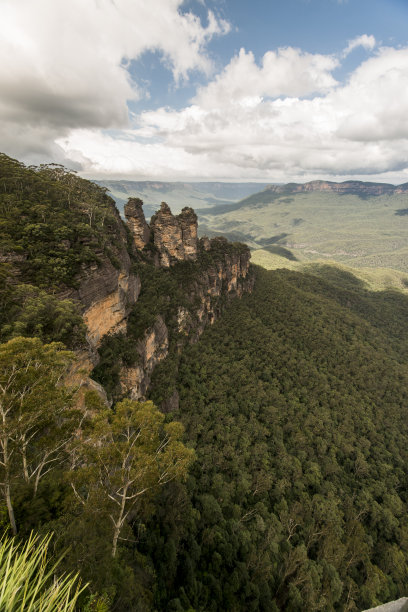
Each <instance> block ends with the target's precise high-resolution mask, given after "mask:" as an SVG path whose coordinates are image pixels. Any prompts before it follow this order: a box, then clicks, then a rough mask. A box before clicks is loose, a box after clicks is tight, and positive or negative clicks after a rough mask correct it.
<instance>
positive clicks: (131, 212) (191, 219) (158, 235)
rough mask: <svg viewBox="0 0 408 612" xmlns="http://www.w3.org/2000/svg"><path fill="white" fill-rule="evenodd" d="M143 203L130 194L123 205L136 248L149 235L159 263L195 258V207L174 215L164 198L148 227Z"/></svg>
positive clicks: (196, 240) (171, 262) (170, 263)
mask: <svg viewBox="0 0 408 612" xmlns="http://www.w3.org/2000/svg"><path fill="white" fill-rule="evenodd" d="M142 205H143V202H142V200H139V199H135V198H130V199H129V201H128V203H127V204H126V206H125V217H126V220H127V223H128V227H129V229H130V231H131V232H132V235H133V238H134V241H135V245H136V246H137V248H138V249H142V248H143V247H144V246H146V245H147V243H148V242H149V240H150V237H151V236H152V238H153V243H154V245H155V247H156V249H157V254H158V264H159V265H161V266H163V267H165V268H168V267H170V266H171V265H173V264H174V263H177V262H178V261H186V260H190V261H191V260H195V259H196V258H197V244H198V239H197V215H196V214H195V212H194V210H193V209H192V208H188V207H186V208H183V210H182V211H181V213H180V214H179V215H176V216H175V215H173V214H172V212H171V210H170V207H169V206H168V205H167V204H166V202H162V203H161V206H160V209H159V210H158V211H157V212H156V214H155V215H153V217H152V219H151V221H150V227H149V225H148V224H147V222H146V220H145V217H144V213H143V210H142Z"/></svg>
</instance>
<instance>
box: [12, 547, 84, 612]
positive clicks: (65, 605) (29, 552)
mask: <svg viewBox="0 0 408 612" xmlns="http://www.w3.org/2000/svg"><path fill="white" fill-rule="evenodd" d="M50 540H51V538H50V536H46V537H44V538H43V539H42V540H39V538H38V536H32V535H31V536H30V537H29V539H28V540H27V541H26V542H25V544H24V545H21V544H19V543H16V542H15V539H9V538H6V537H3V539H2V541H1V542H0V585H1V589H0V609H1V610H4V612H26V611H27V610H30V611H31V610H32V612H55V610H59V611H60V612H74V610H76V609H77V608H76V603H77V600H78V597H79V596H80V594H81V592H82V591H83V590H84V589H85V588H86V587H82V588H80V583H79V582H78V575H75V576H70V575H67V576H62V577H58V578H57V577H56V576H55V571H56V569H57V566H58V562H57V563H56V564H54V565H53V566H50V565H49V564H48V563H47V551H48V547H49V544H50Z"/></svg>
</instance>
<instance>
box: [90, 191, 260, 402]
mask: <svg viewBox="0 0 408 612" xmlns="http://www.w3.org/2000/svg"><path fill="white" fill-rule="evenodd" d="M125 216H126V220H127V223H128V228H129V230H130V232H131V234H132V236H133V241H134V245H139V247H140V246H142V245H143V248H142V249H140V248H139V249H138V250H137V252H138V253H139V255H140V256H141V257H142V261H139V263H138V264H137V265H136V269H137V273H138V274H139V275H140V278H141V289H140V295H139V299H138V300H137V302H136V303H135V304H134V306H133V308H132V309H131V313H130V315H129V317H128V326H127V331H126V333H125V334H123V335H121V334H119V335H118V338H119V341H118V342H117V343H116V344H115V347H114V351H115V356H114V357H112V346H113V345H112V342H111V341H109V339H106V340H105V341H104V342H103V343H102V347H101V351H100V352H101V355H102V362H101V364H100V365H99V366H98V368H97V369H96V376H97V378H98V379H99V380H100V381H102V380H104V377H105V376H106V372H107V371H115V372H116V373H115V376H111V377H110V379H109V381H108V386H109V389H110V393H111V394H113V395H115V396H118V397H120V396H123V395H128V396H130V397H132V398H133V399H141V398H146V397H149V396H150V394H151V393H152V389H153V387H154V386H155V382H154V381H155V380H157V377H158V376H159V375H157V376H156V370H159V371H162V370H163V371H164V370H166V368H168V367H170V366H169V364H172V365H171V367H176V368H177V365H175V364H176V362H177V360H178V356H179V355H180V354H181V352H182V350H183V346H184V345H185V344H186V343H188V342H195V341H196V340H197V339H198V338H199V336H200V335H201V334H202V332H203V331H204V329H205V328H206V326H207V325H209V324H212V323H213V322H214V321H215V320H216V319H217V318H218V317H219V316H220V315H221V313H222V310H223V308H225V305H226V303H227V302H228V300H229V299H231V298H233V297H240V296H242V295H243V293H245V292H248V291H251V290H252V286H253V275H252V274H251V273H250V266H249V260H250V251H249V248H248V247H247V246H246V245H244V244H239V243H234V244H232V243H230V242H228V241H227V240H226V239H224V238H214V239H212V240H210V239H208V238H201V239H200V240H199V239H198V233H197V216H196V214H195V213H194V211H193V210H192V209H191V208H184V209H183V210H182V212H181V213H180V214H179V215H173V214H172V212H171V210H170V208H169V206H168V205H167V204H166V203H165V202H162V204H161V206H160V209H159V210H158V211H157V213H156V214H155V215H153V217H152V219H151V222H150V226H149V225H148V224H147V223H146V221H145V218H144V215H143V209H142V202H141V201H140V200H137V201H135V200H134V199H130V200H129V203H128V205H127V206H126V207H125ZM118 331H119V332H120V331H121V330H120V329H119V330H118ZM120 338H122V339H120ZM129 343H130V347H131V348H130V350H129ZM164 396H165V397H163V398H161V399H160V401H159V402H158V403H159V404H160V405H161V406H162V408H163V409H165V410H171V409H174V406H175V405H176V404H177V397H178V393H177V390H176V389H174V388H172V386H171V385H169V387H168V389H166V393H165V394H164Z"/></svg>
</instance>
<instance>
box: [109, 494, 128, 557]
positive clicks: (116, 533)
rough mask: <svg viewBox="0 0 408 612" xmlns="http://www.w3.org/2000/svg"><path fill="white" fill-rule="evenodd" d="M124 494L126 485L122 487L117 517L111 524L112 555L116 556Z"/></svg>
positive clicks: (123, 511)
mask: <svg viewBox="0 0 408 612" xmlns="http://www.w3.org/2000/svg"><path fill="white" fill-rule="evenodd" d="M126 494H127V487H125V488H124V490H123V493H122V501H121V504H120V511H119V516H118V519H117V521H116V522H114V524H113V525H114V530H113V542H112V557H116V551H117V548H118V539H119V535H120V530H121V529H122V525H123V515H124V513H125V504H126Z"/></svg>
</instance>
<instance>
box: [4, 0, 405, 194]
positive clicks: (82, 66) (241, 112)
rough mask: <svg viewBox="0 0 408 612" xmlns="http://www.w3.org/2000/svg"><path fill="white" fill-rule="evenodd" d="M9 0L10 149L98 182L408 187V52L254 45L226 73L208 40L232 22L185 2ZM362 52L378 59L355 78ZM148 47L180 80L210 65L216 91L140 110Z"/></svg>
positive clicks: (365, 40)
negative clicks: (344, 70) (351, 181)
mask: <svg viewBox="0 0 408 612" xmlns="http://www.w3.org/2000/svg"><path fill="white" fill-rule="evenodd" d="M0 2H1V3H2V20H1V22H0V53H1V56H2V57H3V58H4V57H5V58H9V60H10V61H2V62H0V92H1V93H0V138H1V142H2V143H3V147H4V151H5V152H6V153H8V154H12V155H15V156H16V157H19V158H22V159H26V160H28V161H30V162H34V163H35V162H37V161H44V159H46V158H49V159H51V158H53V159H54V160H56V161H63V162H64V163H66V164H67V165H68V166H71V167H77V168H80V169H82V170H83V172H84V173H85V174H86V175H87V176H94V177H104V176H116V177H128V178H134V179H137V178H140V179H142V178H143V179H145V178H157V179H160V178H166V179H169V178H174V179H180V178H183V179H187V178H199V177H201V178H230V179H239V180H241V179H263V180H265V179H267V180H273V181H280V180H282V181H286V180H290V179H298V178H300V179H301V178H302V177H303V178H304V179H305V180H307V179H309V178H312V177H318V176H333V177H334V176H335V177H341V176H353V175H356V176H359V177H364V176H366V177H374V176H376V177H380V176H381V177H383V179H384V180H387V179H388V180H391V182H392V177H393V176H394V175H396V174H398V177H404V176H407V180H408V171H407V168H408V48H392V47H383V48H377V47H376V41H375V39H374V37H373V36H369V35H367V34H364V35H361V36H359V37H357V38H355V39H353V40H351V41H348V43H347V46H346V47H345V49H344V50H343V51H339V53H338V54H337V55H334V54H333V55H322V54H312V53H307V52H306V51H304V50H301V49H296V48H293V47H286V48H279V49H277V50H270V51H268V52H267V53H265V55H264V56H263V57H262V58H260V60H257V59H256V58H255V56H254V54H253V53H252V52H251V51H250V50H245V49H241V50H240V51H239V53H237V55H235V56H234V57H232V58H231V60H230V61H229V62H228V64H227V65H226V66H224V67H223V68H222V69H221V70H220V71H219V72H218V74H214V65H213V64H212V62H211V59H210V56H209V53H208V45H209V43H210V41H211V40H212V38H213V37H214V36H218V35H225V34H227V33H228V31H229V29H230V26H229V24H228V23H226V22H225V21H223V20H221V19H219V18H217V17H216V16H215V15H214V14H213V13H211V12H208V15H207V20H206V23H205V24H203V23H202V21H200V19H199V18H198V17H197V16H196V15H194V14H193V13H182V12H181V8H182V0H155V2H154V3H149V4H148V3H147V2H145V1H144V0H115V1H113V0H90V1H89V2H85V3H84V2H83V1H82V0H71V2H70V3H69V4H68V5H67V4H66V3H61V2H57V1H56V0H37V1H36V2H35V3H34V2H32V0H0ZM44 16H46V18H44ZM357 47H363V48H364V49H365V50H366V51H367V52H368V53H369V56H368V58H366V59H365V60H364V61H362V62H361V63H360V65H358V66H357V68H355V69H354V71H353V72H352V73H351V74H349V76H348V78H347V79H346V80H344V77H343V80H342V81H341V80H340V79H339V77H338V76H337V74H338V72H339V69H341V67H342V60H343V59H344V58H345V57H346V56H348V55H349V54H350V53H351V52H352V51H353V50H354V49H356V48H357ZM148 50H153V51H158V52H160V53H161V57H162V60H163V62H164V63H165V65H166V67H167V68H168V70H169V71H170V72H171V73H172V75H173V79H174V83H175V84H179V85H182V84H183V82H184V81H185V80H187V79H188V78H189V75H190V74H191V73H192V71H197V70H198V71H201V73H202V74H204V75H206V78H207V84H206V85H205V86H201V87H199V88H198V89H197V90H196V93H195V95H194V97H193V98H192V99H191V100H190V102H188V103H186V104H185V106H184V107H183V108H181V109H177V110H175V109H172V108H167V107H163V108H159V109H157V110H145V111H144V112H141V113H140V114H138V115H130V114H129V110H128V103H129V102H130V101H134V100H137V99H141V98H142V97H143V95H144V92H143V89H142V88H141V86H140V84H139V83H137V82H134V81H133V80H132V78H131V72H130V70H129V66H130V65H131V62H132V61H137V60H138V58H140V57H141V56H142V54H143V53H144V52H145V51H148ZM146 108H148V104H147V102H146ZM398 180H401V179H400V178H399V179H398Z"/></svg>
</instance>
